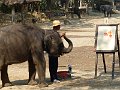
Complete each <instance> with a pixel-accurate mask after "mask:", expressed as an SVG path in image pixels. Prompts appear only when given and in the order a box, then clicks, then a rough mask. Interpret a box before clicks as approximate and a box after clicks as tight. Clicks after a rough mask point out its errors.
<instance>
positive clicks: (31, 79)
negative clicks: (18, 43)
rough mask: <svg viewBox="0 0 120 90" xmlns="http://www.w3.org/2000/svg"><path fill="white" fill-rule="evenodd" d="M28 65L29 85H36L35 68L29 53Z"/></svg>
mask: <svg viewBox="0 0 120 90" xmlns="http://www.w3.org/2000/svg"><path fill="white" fill-rule="evenodd" d="M28 65H29V80H28V84H29V85H36V84H37V82H36V81H35V76H36V69H35V64H34V63H33V59H32V57H31V55H30V58H29V59H28Z"/></svg>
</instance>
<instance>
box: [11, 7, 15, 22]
mask: <svg viewBox="0 0 120 90" xmlns="http://www.w3.org/2000/svg"><path fill="white" fill-rule="evenodd" d="M11 13H12V23H15V6H14V5H13V6H12V12H11Z"/></svg>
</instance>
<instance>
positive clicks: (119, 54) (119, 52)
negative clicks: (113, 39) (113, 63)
mask: <svg viewBox="0 0 120 90" xmlns="http://www.w3.org/2000/svg"><path fill="white" fill-rule="evenodd" d="M117 46H118V60H119V68H120V49H119V40H118V39H117Z"/></svg>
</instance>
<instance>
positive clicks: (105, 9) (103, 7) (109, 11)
mask: <svg viewBox="0 0 120 90" xmlns="http://www.w3.org/2000/svg"><path fill="white" fill-rule="evenodd" d="M112 9H113V7H112V6H111V5H101V6H100V10H101V11H102V12H103V13H104V16H105V17H108V16H110V17H111V14H112Z"/></svg>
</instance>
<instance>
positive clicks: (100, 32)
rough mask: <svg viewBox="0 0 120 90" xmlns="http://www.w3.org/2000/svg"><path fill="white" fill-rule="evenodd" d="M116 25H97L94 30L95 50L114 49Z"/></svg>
mask: <svg viewBox="0 0 120 90" xmlns="http://www.w3.org/2000/svg"><path fill="white" fill-rule="evenodd" d="M116 34H117V25H98V26H97V30H96V42H95V43H96V52H109V51H115V49H116V48H115V47H116Z"/></svg>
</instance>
